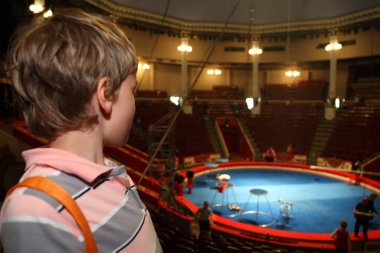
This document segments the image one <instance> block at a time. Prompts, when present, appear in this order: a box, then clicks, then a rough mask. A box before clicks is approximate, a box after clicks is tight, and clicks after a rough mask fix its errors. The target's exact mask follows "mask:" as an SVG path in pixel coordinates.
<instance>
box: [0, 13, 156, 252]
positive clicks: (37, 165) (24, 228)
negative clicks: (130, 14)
mask: <svg viewBox="0 0 380 253" xmlns="http://www.w3.org/2000/svg"><path fill="white" fill-rule="evenodd" d="M8 64H9V66H8V67H9V71H10V78H11V80H12V83H13V86H14V89H15V91H16V93H17V97H18V100H19V102H20V104H21V106H22V108H23V111H24V115H25V118H26V121H27V123H28V126H29V128H30V130H31V131H32V133H33V134H35V135H38V136H42V137H45V138H47V139H49V140H50V144H49V147H44V148H37V149H33V150H29V151H26V152H24V153H23V157H24V159H25V161H26V170H25V174H24V175H23V177H22V179H21V181H22V180H24V179H26V178H29V177H32V176H43V177H46V178H48V179H50V180H51V181H53V182H55V183H57V184H59V185H60V186H61V187H63V188H64V189H65V190H66V191H67V192H68V193H69V194H70V195H71V196H72V197H73V198H74V199H75V201H76V203H77V204H78V205H79V207H80V209H81V210H82V212H83V213H84V216H85V217H86V219H87V221H88V223H89V225H90V228H91V231H92V233H93V235H94V238H95V241H96V244H97V248H98V250H99V252H107V253H108V252H139V253H140V252H162V250H161V246H160V243H159V240H158V238H157V235H156V232H155V230H154V227H153V224H152V221H151V218H150V215H149V212H148V211H147V209H146V207H145V205H144V204H143V203H142V202H141V200H140V198H139V196H138V193H137V190H136V187H135V186H134V184H133V182H132V180H131V179H130V177H129V176H128V175H127V174H126V171H125V169H124V167H123V166H117V165H116V164H114V163H112V162H111V161H109V160H107V159H105V158H104V156H103V146H104V145H106V144H110V145H122V144H124V143H125V141H127V139H128V135H129V132H130V129H131V125H132V119H133V117H134V113H135V102H134V95H133V90H134V88H135V85H136V80H135V74H136V71H137V59H136V55H135V49H134V47H133V45H132V44H131V42H130V41H129V40H128V39H127V37H126V36H125V35H124V33H123V32H122V31H121V30H120V29H119V28H118V27H117V26H116V25H114V24H113V23H112V22H110V21H108V20H107V19H105V18H104V17H100V16H96V15H90V14H87V13H85V12H83V11H81V10H77V9H68V10H63V11H62V12H61V13H58V14H55V16H54V17H52V18H50V19H48V20H44V21H43V22H41V23H38V24H32V25H29V26H27V27H25V28H23V29H22V30H19V31H18V33H17V36H16V37H15V39H14V42H13V44H12V47H11V50H10V52H9V59H8ZM0 221H1V228H0V229H1V231H0V235H1V242H2V244H3V247H4V251H5V252H12V253H16V252H28V253H31V252H38V253H41V252H66V253H67V252H84V243H83V236H82V234H81V232H80V230H79V229H78V226H77V225H76V223H75V221H74V220H73V217H72V216H71V215H70V214H69V213H68V212H67V211H66V210H65V209H64V208H62V207H61V206H60V205H59V204H58V202H56V201H55V200H53V199H52V198H50V197H49V196H47V195H46V194H45V193H42V192H39V191H36V190H33V189H30V188H18V189H16V190H15V191H13V192H12V194H11V195H10V196H8V197H7V199H6V200H5V202H4V205H3V208H2V210H1V215H0Z"/></svg>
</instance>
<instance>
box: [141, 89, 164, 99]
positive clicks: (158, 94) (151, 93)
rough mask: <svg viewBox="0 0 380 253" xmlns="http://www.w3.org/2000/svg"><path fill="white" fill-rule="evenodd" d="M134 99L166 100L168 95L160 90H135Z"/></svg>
mask: <svg viewBox="0 0 380 253" xmlns="http://www.w3.org/2000/svg"><path fill="white" fill-rule="evenodd" d="M136 97H139V98H167V97H168V93H167V92H166V91H162V90H140V89H139V90H137V91H136Z"/></svg>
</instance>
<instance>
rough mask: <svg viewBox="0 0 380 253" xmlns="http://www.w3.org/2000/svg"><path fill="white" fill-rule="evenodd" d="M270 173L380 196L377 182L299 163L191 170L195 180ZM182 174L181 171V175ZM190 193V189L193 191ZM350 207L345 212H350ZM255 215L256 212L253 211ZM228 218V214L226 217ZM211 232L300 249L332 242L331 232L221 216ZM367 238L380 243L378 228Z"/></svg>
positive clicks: (189, 206) (240, 164)
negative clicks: (325, 181)
mask: <svg viewBox="0 0 380 253" xmlns="http://www.w3.org/2000/svg"><path fill="white" fill-rule="evenodd" d="M258 169H265V170H273V171H286V172H296V173H306V174H313V175H318V176H322V177H326V178H331V179H334V180H338V181H341V182H345V183H347V184H352V185H358V186H360V187H362V188H363V189H364V190H366V191H371V192H374V193H376V194H380V183H379V182H377V181H374V180H371V179H368V178H365V177H363V176H360V175H359V174H358V173H353V172H350V171H339V170H335V169H329V168H324V167H316V166H309V165H303V164H290V163H278V162H271V163H268V162H225V163H218V164H217V165H216V166H213V167H210V166H206V165H203V166H198V167H193V168H192V171H193V172H194V177H195V180H196V179H197V178H198V177H202V176H205V175H208V174H210V173H213V174H223V173H228V171H231V170H258ZM185 173H186V172H183V175H184V176H185ZM193 191H194V190H193ZM177 200H178V201H179V202H180V203H181V204H182V205H183V206H185V207H186V208H187V209H189V210H190V211H191V212H193V213H195V212H196V211H197V210H198V208H199V205H196V204H194V203H193V202H192V201H190V200H189V199H188V198H187V195H185V196H183V197H177ZM353 208H354V207H352V209H350V210H348V212H350V213H352V210H353ZM257 212H259V211H258V210H257ZM264 215H267V214H264ZM227 216H228V215H227ZM336 226H339V220H338V221H337V222H336ZM212 229H214V230H218V231H221V232H224V233H230V234H233V235H237V236H240V237H242V238H247V239H251V240H255V241H263V242H265V243H273V244H278V245H286V246H291V247H304V248H310V249H333V248H334V241H333V239H332V238H331V232H332V231H328V232H325V233H319V232H318V233H315V232H298V231H287V230H282V229H276V228H270V227H265V226H258V225H257V224H254V225H253V224H249V223H245V222H240V221H236V220H233V219H230V218H229V217H226V216H222V215H216V214H214V215H213V226H212ZM368 237H369V238H370V239H369V240H370V241H379V240H380V229H374V230H369V231H368ZM351 240H352V241H351V242H352V245H353V247H355V245H363V242H364V239H363V238H361V237H359V238H355V237H354V236H353V233H351Z"/></svg>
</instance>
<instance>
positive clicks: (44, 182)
mask: <svg viewBox="0 0 380 253" xmlns="http://www.w3.org/2000/svg"><path fill="white" fill-rule="evenodd" d="M19 187H28V188H31V189H35V190H39V191H42V192H44V193H46V194H47V195H49V196H50V197H52V198H54V199H55V200H57V201H58V202H59V203H60V204H62V205H63V206H64V207H65V208H66V210H67V211H68V212H69V213H70V214H71V215H72V217H73V218H74V220H75V222H76V223H77V224H78V226H79V228H80V229H81V230H82V233H83V237H84V241H85V252H86V253H97V252H98V248H97V246H96V242H95V239H94V236H93V234H92V232H91V229H90V226H89V225H88V222H87V220H86V218H85V216H84V215H83V213H82V211H81V209H80V208H79V206H78V205H77V203H76V202H75V201H74V199H73V198H72V197H71V196H70V194H68V193H67V191H66V190H65V189H63V188H62V187H61V186H59V185H57V184H56V183H54V182H53V181H51V180H49V179H47V178H45V177H41V176H36V177H30V178H27V179H25V180H24V181H22V182H21V183H18V184H16V185H15V186H13V187H12V188H11V189H9V191H8V192H7V196H8V195H9V194H10V193H11V192H12V191H14V190H15V189H16V188H19Z"/></svg>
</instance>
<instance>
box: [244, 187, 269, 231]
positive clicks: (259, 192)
mask: <svg viewBox="0 0 380 253" xmlns="http://www.w3.org/2000/svg"><path fill="white" fill-rule="evenodd" d="M249 192H250V196H249V198H248V200H247V203H246V204H245V205H244V208H243V210H245V209H246V207H247V205H248V203H249V202H250V200H251V197H252V195H255V196H256V197H257V199H256V210H249V211H245V212H240V214H239V215H240V219H242V216H244V215H248V214H255V220H254V224H255V225H257V226H260V227H269V226H271V225H273V224H274V223H275V219H274V217H273V212H272V208H271V206H270V204H269V200H268V197H267V194H268V191H266V190H263V189H251V190H250V191H249ZM261 196H265V199H266V202H267V205H268V208H269V212H270V213H266V212H262V211H260V197H261ZM259 216H266V217H268V219H269V222H266V223H261V222H260V221H259Z"/></svg>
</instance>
